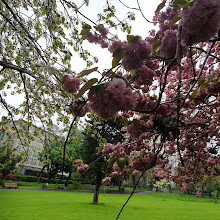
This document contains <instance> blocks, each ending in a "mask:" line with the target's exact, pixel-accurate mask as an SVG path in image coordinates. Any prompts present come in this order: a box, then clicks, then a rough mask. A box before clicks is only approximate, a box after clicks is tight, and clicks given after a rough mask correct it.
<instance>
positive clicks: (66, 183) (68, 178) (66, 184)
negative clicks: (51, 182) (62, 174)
mask: <svg viewBox="0 0 220 220" xmlns="http://www.w3.org/2000/svg"><path fill="white" fill-rule="evenodd" d="M71 174H72V172H69V176H68V177H67V179H66V182H65V184H64V185H65V187H67V186H68V184H69V180H70V177H71Z"/></svg>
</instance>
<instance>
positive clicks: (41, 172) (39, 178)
mask: <svg viewBox="0 0 220 220" xmlns="http://www.w3.org/2000/svg"><path fill="white" fill-rule="evenodd" d="M46 166H47V165H44V166H43V167H42V169H41V171H40V174H39V177H38V183H39V182H40V180H41V176H42V174H43V172H44V169H45V167H46Z"/></svg>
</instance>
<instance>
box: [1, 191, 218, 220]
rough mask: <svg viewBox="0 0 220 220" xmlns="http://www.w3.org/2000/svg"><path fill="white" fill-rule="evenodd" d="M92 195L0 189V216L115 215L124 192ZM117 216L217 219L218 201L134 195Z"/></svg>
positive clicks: (79, 218)
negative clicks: (93, 202) (121, 193)
mask: <svg viewBox="0 0 220 220" xmlns="http://www.w3.org/2000/svg"><path fill="white" fill-rule="evenodd" d="M92 198H93V194H92V193H72V192H52V191H16V190H7V191H6V190H5V191H4V190H2V191H0V219H1V220H12V219H16V220H20V219H22V220H24V219H25V220H31V219H41V220H44V219H46V220H61V219H62V220H84V219H85V220H87V219H88V220H89V219H100V220H102V219H103V220H108V219H115V218H116V216H117V214H118V212H119V210H120V208H121V206H122V204H123V203H124V202H125V201H126V199H127V198H128V195H111V194H100V198H99V201H100V204H99V205H94V204H92V203H91V201H92ZM120 219H135V220H142V219H143V220H144V219H146V220H160V219H161V220H162V219H163V220H164V219H165V220H166V219H169V220H171V219H175V220H180V219H181V220H196V219H198V220H209V219H210V220H219V219H220V201H219V200H218V202H217V203H215V202H214V200H213V199H209V198H201V199H200V198H199V199H197V198H196V197H195V196H189V195H183V196H182V195H177V194H160V193H151V194H145V195H134V196H133V197H132V199H131V201H130V202H129V203H128V204H127V206H126V207H125V210H124V211H123V213H122V214H121V217H120Z"/></svg>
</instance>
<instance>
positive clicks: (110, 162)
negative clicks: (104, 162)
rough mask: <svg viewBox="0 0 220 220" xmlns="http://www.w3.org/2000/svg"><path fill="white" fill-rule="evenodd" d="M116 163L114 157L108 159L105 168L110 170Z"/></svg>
mask: <svg viewBox="0 0 220 220" xmlns="http://www.w3.org/2000/svg"><path fill="white" fill-rule="evenodd" d="M115 162H116V159H115V158H114V157H112V158H110V159H109V161H108V166H107V168H112V166H113V164H114V163H115Z"/></svg>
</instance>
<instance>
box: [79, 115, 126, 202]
mask: <svg viewBox="0 0 220 220" xmlns="http://www.w3.org/2000/svg"><path fill="white" fill-rule="evenodd" d="M122 125H123V124H122V123H119V122H118V123H116V122H114V121H113V120H108V121H103V120H100V119H98V118H97V116H96V115H92V114H91V115H90V120H88V126H87V129H86V132H84V141H83V148H82V154H81V156H82V159H83V161H84V162H85V163H87V164H92V165H90V167H89V169H88V171H87V173H86V179H87V180H88V181H89V182H91V183H93V184H95V192H94V198H93V203H98V197H99V190H100V186H101V184H102V179H103V178H104V177H106V176H107V175H108V174H109V172H110V170H108V169H107V165H108V163H107V157H104V156H103V155H101V154H99V153H100V152H101V149H102V147H103V144H104V143H106V142H111V143H117V142H119V141H121V140H122V139H123V136H122V134H121V132H120V129H121V128H122ZM98 152H99V153H98ZM94 161H96V162H95V163H94Z"/></svg>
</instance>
